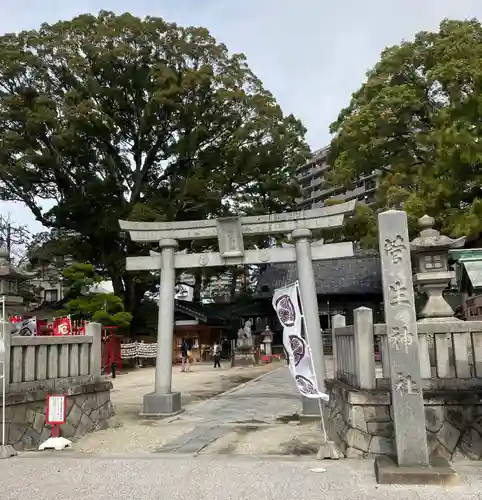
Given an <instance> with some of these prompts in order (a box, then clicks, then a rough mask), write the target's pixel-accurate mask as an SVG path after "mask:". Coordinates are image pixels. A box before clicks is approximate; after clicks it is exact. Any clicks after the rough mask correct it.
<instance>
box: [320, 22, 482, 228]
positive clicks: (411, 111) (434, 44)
mask: <svg viewBox="0 0 482 500" xmlns="http://www.w3.org/2000/svg"><path fill="white" fill-rule="evenodd" d="M481 61H482V26H481V24H480V23H479V22H478V21H477V20H470V21H449V20H445V21H443V22H442V23H441V25H440V29H439V31H438V33H429V32H421V33H419V34H417V35H416V37H415V39H414V40H413V41H411V42H404V43H402V44H400V45H397V46H394V47H391V48H388V49H386V50H385V51H384V52H383V53H382V55H381V60H380V61H379V62H378V64H377V65H376V66H375V67H374V69H373V70H371V71H370V72H369V73H368V75H367V80H366V82H365V83H364V84H363V85H362V86H361V88H360V89H359V90H358V91H357V92H355V93H354V94H353V96H352V99H351V102H350V104H349V106H348V107H347V108H345V109H344V110H342V111H341V113H340V115H339V117H338V119H337V120H336V121H335V122H334V123H333V124H332V127H331V130H332V132H333V133H334V134H335V137H334V139H333V141H332V144H331V152H330V158H329V160H330V163H331V164H332V165H333V166H334V169H333V179H332V180H333V181H334V182H343V183H344V184H346V185H349V184H350V183H352V182H353V181H354V179H355V178H356V177H357V176H359V175H362V174H367V173H371V172H372V171H373V170H380V172H381V177H380V193H379V195H380V200H379V201H380V205H381V206H382V207H393V206H396V207H400V206H403V207H404V209H405V210H407V212H408V214H409V216H410V217H411V220H412V221H413V220H414V219H415V218H418V217H420V216H422V215H424V214H425V213H428V214H429V215H431V216H433V217H435V218H436V220H437V221H438V224H439V225H440V226H441V227H442V229H443V230H444V231H447V233H449V234H451V235H454V236H455V235H463V234H464V235H477V234H479V233H480V232H481V231H482V141H481V140H480V138H481V137H482V122H481V120H480V115H481V113H482V65H481Z"/></svg>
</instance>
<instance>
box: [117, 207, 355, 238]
mask: <svg viewBox="0 0 482 500" xmlns="http://www.w3.org/2000/svg"><path fill="white" fill-rule="evenodd" d="M355 205H356V200H351V201H348V202H345V203H339V204H337V205H330V206H327V207H321V208H314V209H312V210H301V211H297V212H284V213H277V214H270V215H250V216H245V217H240V218H239V220H240V222H241V224H242V225H244V226H247V225H251V224H260V223H276V222H290V221H294V220H309V219H318V218H322V217H327V216H330V215H342V214H351V213H353V211H354V210H355ZM226 218H232V217H226ZM216 220H217V219H204V220H190V221H174V222H138V221H127V220H120V221H119V225H120V228H121V230H123V231H169V230H177V229H198V228H215V227H216Z"/></svg>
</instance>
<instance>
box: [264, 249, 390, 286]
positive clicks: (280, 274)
mask: <svg viewBox="0 0 482 500" xmlns="http://www.w3.org/2000/svg"><path fill="white" fill-rule="evenodd" d="M313 268H314V271H315V281H316V291H317V293H318V295H363V294H367V293H370V294H381V293H382V280H381V271H380V258H379V256H378V255H377V254H376V253H374V252H357V253H356V254H355V256H354V257H351V258H344V259H332V260H321V261H315V262H313ZM297 279H298V274H297V269H296V264H272V265H271V266H268V267H267V269H266V270H265V271H264V272H263V273H262V274H261V276H260V277H259V280H258V285H257V291H258V293H262V292H266V291H267V290H266V288H264V289H263V286H264V287H266V286H268V287H269V291H270V292H272V291H273V290H274V289H276V288H280V287H282V286H286V285H289V284H290V283H293V282H295V281H296V280H297Z"/></svg>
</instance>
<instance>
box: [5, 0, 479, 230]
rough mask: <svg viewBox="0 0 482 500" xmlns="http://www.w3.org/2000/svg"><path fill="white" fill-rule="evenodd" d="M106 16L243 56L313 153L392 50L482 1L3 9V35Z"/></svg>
mask: <svg viewBox="0 0 482 500" xmlns="http://www.w3.org/2000/svg"><path fill="white" fill-rule="evenodd" d="M101 9H104V10H112V11H115V12H116V13H118V14H120V13H122V12H126V11H129V12H131V13H132V14H134V15H137V16H141V17H143V16H146V15H150V16H161V17H163V18H165V19H166V20H168V21H175V22H177V23H178V24H182V25H196V26H204V27H206V28H208V29H209V30H210V31H211V33H212V34H213V35H214V36H215V37H216V38H217V39H218V41H220V42H223V43H225V44H226V45H227V46H228V48H229V49H230V50H231V51H233V52H243V53H244V54H246V56H247V58H248V62H249V65H250V67H251V69H252V70H253V71H254V72H255V73H256V75H257V76H258V77H259V78H260V79H261V80H262V81H263V83H264V85H265V87H266V88H267V89H269V90H270V91H271V92H273V94H274V95H275V97H276V98H277V100H278V102H279V103H280V105H281V107H282V108H283V110H284V112H285V113H294V114H295V115H296V116H297V117H298V118H300V119H301V120H302V121H303V123H304V125H305V127H306V128H307V129H308V134H307V139H308V142H309V144H310V146H311V147H312V148H313V149H317V148H319V147H322V146H325V145H326V144H327V143H328V142H329V140H330V136H329V132H328V127H329V124H330V123H331V122H332V121H333V120H334V119H335V118H336V116H337V114H338V112H339V111H340V109H341V108H342V107H344V106H345V105H346V104H348V102H349V99H350V95H351V93H352V92H353V91H355V90H356V89H357V88H358V87H359V86H360V84H361V83H362V82H363V80H364V78H365V73H366V71H367V70H368V69H370V68H371V67H372V66H373V65H374V64H375V63H376V61H377V60H378V58H379V55H380V52H381V51H382V50H383V49H384V48H385V47H386V46H389V45H394V44H397V43H399V42H400V41H401V40H403V39H406V40H410V39H412V37H413V35H414V34H415V33H417V32H418V31H421V30H436V29H437V26H438V24H439V23H440V21H441V20H442V19H444V18H447V17H448V18H452V19H465V18H472V17H478V18H482V0H244V1H236V0H158V1H157V2H156V1H153V0H134V1H132V0H129V1H127V0H103V1H102V0H62V1H60V0H1V1H0V32H2V33H5V32H12V31H19V30H23V29H29V28H37V27H38V26H39V25H40V23H42V22H45V21H46V22H49V23H52V22H55V21H57V20H60V19H70V18H72V17H73V16H75V15H77V14H81V13H85V12H92V13H96V12H98V11H99V10H101ZM8 212H10V213H11V214H12V218H13V219H14V220H15V221H16V222H17V223H21V224H29V226H30V227H31V229H32V230H33V231H38V230H41V226H40V225H39V224H38V223H36V222H35V221H34V219H33V217H32V216H31V215H30V212H29V211H28V210H27V209H25V208H23V207H20V206H13V205H12V204H6V203H3V204H2V203H0V213H3V214H4V215H6V214H7V213H8Z"/></svg>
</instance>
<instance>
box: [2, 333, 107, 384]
mask: <svg viewBox="0 0 482 500" xmlns="http://www.w3.org/2000/svg"><path fill="white" fill-rule="evenodd" d="M5 363H6V366H5V372H6V387H7V392H10V393H14V392H24V391H38V390H52V389H56V388H60V387H69V386H72V385H79V384H87V383H90V382H95V381H98V380H99V379H100V375H101V326H100V325H99V324H96V323H90V324H88V325H87V328H86V335H83V336H67V337H20V336H16V335H6V336H5Z"/></svg>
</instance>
